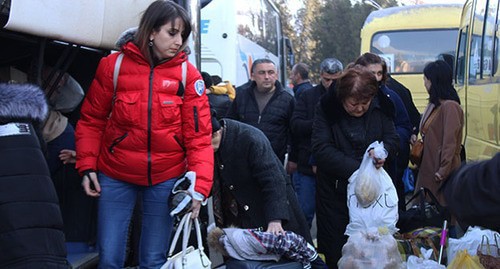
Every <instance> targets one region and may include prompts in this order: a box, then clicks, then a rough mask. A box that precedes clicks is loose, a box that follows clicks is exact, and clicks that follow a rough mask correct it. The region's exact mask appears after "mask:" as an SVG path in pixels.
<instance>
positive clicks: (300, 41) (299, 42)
mask: <svg viewBox="0 0 500 269" xmlns="http://www.w3.org/2000/svg"><path fill="white" fill-rule="evenodd" d="M319 9H320V3H319V0H306V1H304V7H303V8H301V9H299V10H298V12H297V14H296V16H295V33H294V36H293V38H292V42H293V44H294V50H295V51H294V52H295V55H296V62H304V63H306V64H309V65H310V64H311V63H312V58H313V52H314V51H315V49H316V43H317V42H316V41H317V40H316V39H315V38H314V37H313V35H312V34H313V31H312V29H313V23H314V20H315V18H316V14H318V11H319Z"/></svg>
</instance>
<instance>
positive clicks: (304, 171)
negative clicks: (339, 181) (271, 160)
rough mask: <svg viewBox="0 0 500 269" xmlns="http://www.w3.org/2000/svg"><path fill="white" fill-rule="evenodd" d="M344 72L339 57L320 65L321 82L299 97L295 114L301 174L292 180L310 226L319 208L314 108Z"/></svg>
mask: <svg viewBox="0 0 500 269" xmlns="http://www.w3.org/2000/svg"><path fill="white" fill-rule="evenodd" d="M342 69H343V66H342V63H341V62H340V61H339V60H337V59H335V58H326V59H325V60H323V62H321V65H320V79H321V83H320V84H318V85H316V86H314V87H313V88H311V89H308V90H305V91H304V92H302V94H301V95H300V96H298V97H296V98H297V104H296V105H295V110H294V111H293V114H292V119H291V127H292V135H293V151H294V153H295V154H294V155H296V157H295V156H291V157H290V160H291V161H295V159H296V162H297V171H295V172H294V173H293V175H292V179H293V185H294V187H295V192H296V193H297V198H298V199H299V203H300V206H301V207H302V210H303V211H304V214H305V216H306V219H307V223H308V224H309V226H311V224H312V220H313V218H314V211H315V207H316V175H315V173H314V172H313V169H312V165H311V164H310V160H311V134H312V125H313V118H314V109H315V108H316V104H317V103H318V101H319V99H320V98H321V96H322V95H323V94H324V93H326V91H327V89H328V87H330V85H331V84H332V83H334V80H335V78H336V76H337V75H338V73H339V72H342Z"/></svg>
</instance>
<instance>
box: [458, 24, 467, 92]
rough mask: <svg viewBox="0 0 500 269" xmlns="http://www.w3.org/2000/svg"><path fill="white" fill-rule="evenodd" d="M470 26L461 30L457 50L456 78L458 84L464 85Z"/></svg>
mask: <svg viewBox="0 0 500 269" xmlns="http://www.w3.org/2000/svg"><path fill="white" fill-rule="evenodd" d="M468 32H469V26H465V27H464V28H463V29H461V30H460V35H459V42H458V48H457V57H458V58H457V63H456V66H455V68H456V76H457V83H458V84H459V85H463V84H464V81H465V55H466V54H467V43H468V40H467V37H468V36H469V34H468Z"/></svg>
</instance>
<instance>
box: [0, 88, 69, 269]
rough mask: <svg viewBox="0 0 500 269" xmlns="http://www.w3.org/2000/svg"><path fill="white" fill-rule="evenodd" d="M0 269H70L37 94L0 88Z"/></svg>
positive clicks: (30, 90) (45, 110)
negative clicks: (42, 142)
mask: <svg viewBox="0 0 500 269" xmlns="http://www.w3.org/2000/svg"><path fill="white" fill-rule="evenodd" d="M0 100H2V101H1V102H0V164H1V165H0V223H1V224H0V268H11V269H12V268H47V269H49V268H50V269H52V268H56V269H57V268H70V266H69V264H68V262H67V261H66V247H65V244H64V234H63V221H62V216H61V211H60V210H59V202H58V199H57V194H56V191H55V189H54V185H53V184H52V180H51V178H50V173H49V169H48V166H47V162H46V161H45V158H44V154H43V153H42V150H41V148H40V140H41V135H40V132H37V130H38V131H39V130H40V129H39V127H40V125H41V124H42V123H43V121H44V119H45V117H46V116H47V113H48V106H47V103H46V101H45V96H44V93H43V92H42V90H41V89H40V88H38V87H36V86H32V85H27V84H26V85H25V84H0Z"/></svg>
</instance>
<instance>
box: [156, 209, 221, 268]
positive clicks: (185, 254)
mask: <svg viewBox="0 0 500 269" xmlns="http://www.w3.org/2000/svg"><path fill="white" fill-rule="evenodd" d="M193 222H194V227H195V229H196V239H197V242H198V246H197V248H196V249H195V248H194V247H193V246H189V247H188V241H189V235H190V234H191V227H192V226H191V225H192V223H193ZM181 231H182V250H181V251H180V252H178V253H176V254H173V252H174V249H175V246H176V245H177V240H179V236H180V233H181ZM211 265H212V262H211V261H210V259H209V258H208V257H207V255H206V254H205V252H204V251H203V244H202V241H201V230H200V223H199V221H198V218H196V219H194V220H192V219H191V212H189V213H187V214H185V215H184V216H183V217H182V219H181V221H180V222H179V226H178V228H177V231H176V232H175V235H174V238H173V240H172V243H171V245H170V250H169V252H168V258H167V262H166V263H165V264H164V265H163V266H162V267H161V269H204V268H210V266H211Z"/></svg>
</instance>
